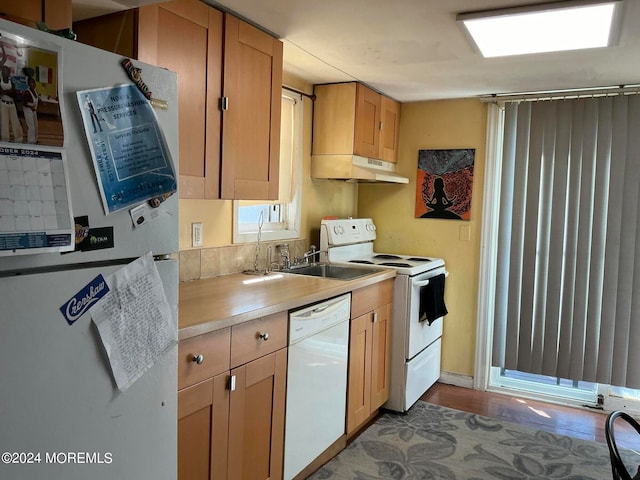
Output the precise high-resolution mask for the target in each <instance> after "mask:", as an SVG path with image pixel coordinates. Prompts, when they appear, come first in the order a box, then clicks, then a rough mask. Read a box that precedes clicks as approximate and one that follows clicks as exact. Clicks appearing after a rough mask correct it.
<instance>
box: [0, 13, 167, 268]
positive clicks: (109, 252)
mask: <svg viewBox="0 0 640 480" xmlns="http://www.w3.org/2000/svg"><path fill="white" fill-rule="evenodd" d="M0 31H1V32H4V31H6V32H9V33H12V34H14V35H21V36H23V37H25V38H28V39H30V40H32V41H37V42H42V44H43V45H51V49H54V48H59V49H60V54H59V57H58V61H59V62H61V66H62V68H61V72H60V73H61V78H60V80H61V81H60V86H61V88H62V94H61V108H62V120H63V127H64V137H65V138H64V151H65V152H66V157H67V162H68V163H67V168H68V171H69V189H70V191H71V205H72V210H73V215H74V217H81V216H87V217H88V223H89V227H90V228H98V227H113V242H114V247H113V248H107V249H103V250H94V251H87V252H73V253H69V254H65V255H60V254H51V253H45V254H36V255H12V256H8V257H2V260H1V261H0V272H1V271H7V270H17V269H19V270H24V269H27V268H32V267H51V266H54V265H63V264H71V263H73V264H77V263H87V262H99V261H105V260H113V259H117V258H120V259H122V258H137V257H139V256H141V255H143V254H145V253H146V252H148V251H151V252H152V253H153V254H154V255H160V254H169V253H173V252H177V251H178V195H177V193H176V194H173V195H172V196H171V197H169V198H168V199H167V200H166V201H165V202H163V203H162V204H161V205H160V206H159V207H158V208H157V209H156V210H155V211H154V213H155V212H157V213H159V215H158V218H156V219H154V220H152V221H148V222H147V223H146V224H144V225H142V226H140V227H138V228H134V226H133V221H132V219H131V216H130V215H129V212H128V210H121V211H118V212H115V213H111V214H110V215H105V212H104V208H103V206H102V200H101V197H100V191H99V188H98V184H97V180H96V175H95V172H94V167H93V163H92V162H93V161H92V159H91V153H90V150H89V145H88V143H87V139H86V137H85V134H84V127H83V123H82V117H81V112H80V107H79V106H78V101H77V98H76V92H77V91H80V90H88V89H92V88H100V87H112V86H115V85H121V84H131V83H132V82H131V80H130V79H129V77H128V76H127V73H126V71H125V69H124V68H123V67H122V65H121V62H122V60H123V57H121V56H119V55H115V54H112V53H109V52H105V51H102V50H99V49H97V48H93V47H90V46H87V45H83V44H81V43H79V42H73V41H70V40H66V39H64V38H61V37H57V36H55V35H51V34H48V33H44V32H40V31H38V30H36V29H33V28H27V27H23V26H22V25H18V24H15V23H11V22H7V21H5V20H1V19H0ZM134 63H135V65H136V66H137V67H140V68H141V69H142V71H141V75H142V79H143V80H144V82H145V83H146V84H147V86H148V87H149V89H150V90H151V92H152V96H153V98H157V99H160V100H166V101H167V104H168V109H167V110H166V111H165V110H162V109H155V110H154V111H155V113H156V116H157V119H158V123H159V125H160V127H161V130H162V132H163V133H164V136H165V139H166V143H167V146H168V149H169V151H170V154H171V157H172V160H173V165H174V170H175V174H176V178H177V175H178V168H179V167H178V93H177V76H176V74H175V73H173V72H170V71H168V70H165V69H162V68H158V67H154V66H150V65H146V64H143V63H141V62H137V61H136V62H134Z"/></svg>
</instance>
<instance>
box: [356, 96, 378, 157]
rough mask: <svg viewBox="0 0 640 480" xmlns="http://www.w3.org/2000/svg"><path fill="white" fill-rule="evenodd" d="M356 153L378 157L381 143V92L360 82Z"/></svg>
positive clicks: (357, 106)
mask: <svg viewBox="0 0 640 480" xmlns="http://www.w3.org/2000/svg"><path fill="white" fill-rule="evenodd" d="M356 97H357V98H356V138H355V145H354V148H355V152H354V153H355V154H356V155H361V156H363V157H369V158H378V154H379V152H378V150H379V148H380V147H379V145H380V94H379V93H376V92H374V91H373V90H371V89H370V88H367V87H365V86H364V85H360V84H358V89H357V96H356Z"/></svg>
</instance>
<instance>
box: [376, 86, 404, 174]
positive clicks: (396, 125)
mask: <svg viewBox="0 0 640 480" xmlns="http://www.w3.org/2000/svg"><path fill="white" fill-rule="evenodd" d="M399 130H400V104H399V103H398V102H396V101H394V100H391V99H390V98H387V97H385V96H381V97H380V155H379V158H380V160H385V161H387V162H393V163H396V162H397V161H398V132H399Z"/></svg>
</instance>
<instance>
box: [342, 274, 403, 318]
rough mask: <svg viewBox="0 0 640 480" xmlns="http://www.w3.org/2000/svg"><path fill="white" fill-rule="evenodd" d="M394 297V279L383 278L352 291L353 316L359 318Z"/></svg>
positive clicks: (389, 301)
mask: <svg viewBox="0 0 640 480" xmlns="http://www.w3.org/2000/svg"><path fill="white" fill-rule="evenodd" d="M392 299H393V279H392V278H390V279H388V280H383V281H382V282H378V283H374V284H373V285H369V286H368V287H364V288H359V289H358V290H354V291H353V292H352V293H351V318H352V319H354V318H357V317H359V316H360V315H364V314H365V313H367V312H371V311H372V310H375V309H376V308H378V307H381V306H382V305H386V304H387V303H391V301H392Z"/></svg>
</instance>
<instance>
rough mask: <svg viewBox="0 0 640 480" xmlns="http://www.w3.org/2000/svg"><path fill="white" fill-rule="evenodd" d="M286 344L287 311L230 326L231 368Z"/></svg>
mask: <svg viewBox="0 0 640 480" xmlns="http://www.w3.org/2000/svg"><path fill="white" fill-rule="evenodd" d="M286 346H287V312H280V313H276V314H274V315H269V316H267V317H263V318H259V319H257V320H252V321H250V322H247V323H243V324H240V325H235V326H233V327H231V368H235V367H237V366H239V365H243V364H245V363H247V362H250V361H252V360H254V359H256V358H259V357H262V356H263V355H267V354H269V353H272V352H275V351H276V350H280V349H281V348H284V347H286Z"/></svg>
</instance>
